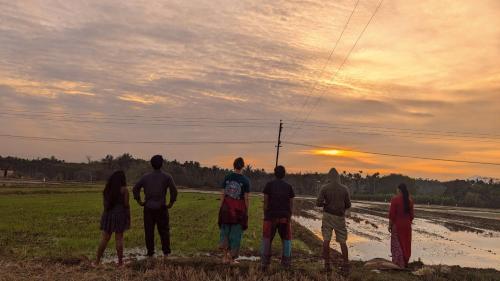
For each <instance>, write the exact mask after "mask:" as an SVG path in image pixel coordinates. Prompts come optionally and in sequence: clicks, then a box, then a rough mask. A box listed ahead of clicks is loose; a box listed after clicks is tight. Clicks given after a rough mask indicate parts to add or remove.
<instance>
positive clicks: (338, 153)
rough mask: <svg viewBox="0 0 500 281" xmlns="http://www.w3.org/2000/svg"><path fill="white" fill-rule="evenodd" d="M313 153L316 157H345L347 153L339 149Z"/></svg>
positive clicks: (321, 150)
mask: <svg viewBox="0 0 500 281" xmlns="http://www.w3.org/2000/svg"><path fill="white" fill-rule="evenodd" d="M313 153H314V154H316V155H326V156H344V155H345V154H346V152H345V151H343V150H337V149H319V150H314V151H313Z"/></svg>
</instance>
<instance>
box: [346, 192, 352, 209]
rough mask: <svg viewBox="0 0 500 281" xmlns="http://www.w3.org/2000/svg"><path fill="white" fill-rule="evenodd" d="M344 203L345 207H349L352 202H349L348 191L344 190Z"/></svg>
mask: <svg viewBox="0 0 500 281" xmlns="http://www.w3.org/2000/svg"><path fill="white" fill-rule="evenodd" d="M344 204H345V209H346V210H347V209H350V208H351V206H352V204H351V196H350V195H349V191H347V192H346V194H345V199H344Z"/></svg>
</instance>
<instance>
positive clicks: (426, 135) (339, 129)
mask: <svg viewBox="0 0 500 281" xmlns="http://www.w3.org/2000/svg"><path fill="white" fill-rule="evenodd" d="M287 128H291V129H300V130H311V131H319V132H330V131H333V132H343V133H348V134H363V135H376V136H394V137H406V138H419V139H436V140H456V141H474V142H500V138H498V137H483V136H468V135H447V134H432V133H425V132H418V131H416V132H412V131H409V132H407V131H390V130H389V131H388V130H378V129H363V128H361V129H359V128H353V127H345V126H308V127H303V128H298V127H287Z"/></svg>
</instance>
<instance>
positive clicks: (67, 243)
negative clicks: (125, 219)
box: [0, 188, 308, 258]
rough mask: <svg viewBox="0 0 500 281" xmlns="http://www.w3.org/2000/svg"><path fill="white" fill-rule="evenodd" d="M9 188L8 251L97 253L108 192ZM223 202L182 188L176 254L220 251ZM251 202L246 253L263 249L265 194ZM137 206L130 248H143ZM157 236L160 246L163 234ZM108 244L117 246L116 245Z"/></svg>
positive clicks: (174, 226) (1, 215)
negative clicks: (104, 193) (262, 220)
mask: <svg viewBox="0 0 500 281" xmlns="http://www.w3.org/2000/svg"><path fill="white" fill-rule="evenodd" d="M54 189H55V190H54ZM9 190H10V191H9V192H7V191H6V188H3V189H1V190H0V245H1V247H0V249H1V251H2V252H3V254H7V255H13V256H16V257H21V258H33V257H52V258H53V257H57V258H60V257H61V258H62V257H75V256H82V255H84V256H87V257H91V256H92V255H93V254H94V252H95V249H96V247H97V243H98V242H99V238H100V231H99V219H100V215H101V212H102V198H101V197H102V196H101V193H100V192H99V190H98V189H96V188H92V189H90V190H85V189H84V188H43V189H42V188H27V189H25V190H22V188H9ZM3 193H7V194H3ZM219 202H220V201H219V196H217V195H213V194H196V193H187V192H182V193H179V196H178V200H177V202H176V204H175V205H174V207H173V208H172V209H171V210H170V227H171V230H170V231H171V241H172V242H171V243H172V250H173V253H172V254H173V255H191V254H195V253H211V252H214V251H216V249H217V242H218V237H219V229H218V225H217V214H218V207H219V204H220V203H219ZM250 204H251V209H250V221H249V229H248V230H247V231H246V232H245V235H244V241H243V248H242V252H243V253H248V254H258V250H259V247H260V236H261V219H262V198H261V197H252V198H251V203H250ZM131 207H132V209H131V214H132V227H131V229H130V230H129V231H127V232H126V234H125V247H126V248H134V247H143V246H144V235H143V229H142V209H141V208H140V207H139V206H138V205H137V204H136V202H135V201H131ZM156 239H157V243H156V245H157V247H158V248H159V247H160V243H159V237H158V235H156ZM112 243H113V242H112ZM108 247H109V249H114V245H113V244H110V245H109V246H108ZM294 247H295V249H300V250H303V251H307V250H308V249H307V246H306V244H305V243H303V242H302V241H300V240H296V241H295V243H294ZM110 251H111V252H113V251H114V250H110ZM108 252H109V251H108ZM159 252H161V251H159Z"/></svg>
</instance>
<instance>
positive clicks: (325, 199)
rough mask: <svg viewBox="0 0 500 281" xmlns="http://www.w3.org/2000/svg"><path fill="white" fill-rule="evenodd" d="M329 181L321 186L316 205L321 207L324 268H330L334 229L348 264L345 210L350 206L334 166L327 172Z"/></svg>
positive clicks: (344, 188) (347, 191) (345, 189)
mask: <svg viewBox="0 0 500 281" xmlns="http://www.w3.org/2000/svg"><path fill="white" fill-rule="evenodd" d="M328 178H329V183H328V184H326V185H325V186H323V187H322V188H321V191H320V193H319V196H318V199H317V202H316V205H317V206H318V207H322V208H323V219H322V224H321V234H322V235H323V258H324V260H325V269H326V270H327V271H329V270H331V260H330V241H331V240H332V232H333V231H335V240H336V241H337V242H338V243H339V244H340V249H341V251H342V258H343V261H344V265H346V266H347V265H348V264H349V253H348V248H347V227H346V221H345V216H346V210H348V209H349V208H351V199H350V196H349V190H348V189H347V187H346V186H345V185H343V184H341V183H340V175H339V173H338V172H337V170H336V169H335V168H332V169H331V170H330V172H329V173H328Z"/></svg>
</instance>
